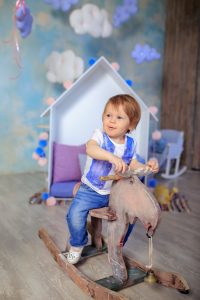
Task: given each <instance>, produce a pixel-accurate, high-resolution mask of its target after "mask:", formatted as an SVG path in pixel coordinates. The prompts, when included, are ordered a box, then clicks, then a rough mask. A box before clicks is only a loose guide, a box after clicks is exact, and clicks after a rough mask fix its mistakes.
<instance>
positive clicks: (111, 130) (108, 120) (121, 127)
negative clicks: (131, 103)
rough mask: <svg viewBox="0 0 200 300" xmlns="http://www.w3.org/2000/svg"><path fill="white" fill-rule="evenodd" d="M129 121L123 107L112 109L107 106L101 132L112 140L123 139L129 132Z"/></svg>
mask: <svg viewBox="0 0 200 300" xmlns="http://www.w3.org/2000/svg"><path fill="white" fill-rule="evenodd" d="M131 129H132V128H131V126H130V120H129V117H128V115H127V114H126V113H125V111H124V109H123V106H122V105H120V106H119V107H114V106H113V105H112V104H108V106H107V108H106V110H105V113H104V115H103V130H104V131H105V133H106V134H107V135H108V136H109V137H110V138H113V139H115V138H116V139H120V138H122V139H123V138H124V136H125V134H126V133H127V131H128V130H131Z"/></svg>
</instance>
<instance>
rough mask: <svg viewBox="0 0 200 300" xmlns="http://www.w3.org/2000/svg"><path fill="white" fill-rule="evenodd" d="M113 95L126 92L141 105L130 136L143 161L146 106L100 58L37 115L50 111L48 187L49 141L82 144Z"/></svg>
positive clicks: (146, 130)
mask: <svg viewBox="0 0 200 300" xmlns="http://www.w3.org/2000/svg"><path fill="white" fill-rule="evenodd" d="M117 94H130V95H132V96H133V97H134V98H135V99H136V100H137V101H138V103H139V104H140V106H141V111H142V114H141V120H140V122H139V124H138V126H137V128H136V130H135V131H134V132H133V133H132V135H133V136H134V137H135V138H136V140H137V153H138V154H139V155H140V156H142V157H143V158H144V159H145V160H147V158H148V141H149V122H150V112H149V109H148V107H147V106H146V105H145V103H144V102H143V100H142V99H141V98H140V97H139V96H138V95H137V94H136V93H135V92H134V90H133V89H132V88H131V87H130V86H129V85H128V84H127V83H126V81H125V80H124V79H123V78H122V77H121V76H120V75H119V73H118V72H117V71H115V70H114V69H113V67H112V65H111V64H110V63H109V62H108V61H107V60H106V59H105V58H104V57H100V58H99V59H98V60H97V61H96V62H95V63H94V64H93V65H92V66H91V67H90V68H88V70H86V71H85V72H84V73H83V74H82V75H81V76H80V77H79V78H78V79H77V81H76V82H75V83H74V84H73V85H72V86H71V87H70V88H69V89H68V90H66V91H65V92H64V93H63V94H61V95H60V97H58V99H57V100H56V102H55V103H53V104H52V105H51V106H49V107H48V108H47V109H46V110H45V111H44V112H43V113H42V114H41V117H44V116H47V115H49V114H50V120H49V121H50V126H49V131H50V134H49V159H48V186H50V184H51V177H52V156H53V153H52V152H53V151H52V145H53V142H57V143H60V144H67V145H80V144H83V143H86V142H87V140H88V139H89V138H90V137H91V135H92V133H93V131H94V129H95V128H101V126H102V125H101V124H102V120H101V116H102V112H103V108H104V106H105V103H106V102H107V100H108V99H109V98H110V97H112V96H114V95H117ZM153 117H154V119H156V117H155V116H154V115H153Z"/></svg>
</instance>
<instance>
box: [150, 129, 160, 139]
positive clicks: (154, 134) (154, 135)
mask: <svg viewBox="0 0 200 300" xmlns="http://www.w3.org/2000/svg"><path fill="white" fill-rule="evenodd" d="M161 136H162V134H161V132H160V131H159V130H155V131H154V132H152V139H153V140H154V141H157V140H160V138H161Z"/></svg>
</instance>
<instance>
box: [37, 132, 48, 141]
mask: <svg viewBox="0 0 200 300" xmlns="http://www.w3.org/2000/svg"><path fill="white" fill-rule="evenodd" d="M48 138H49V134H48V132H42V133H40V135H39V139H40V140H48Z"/></svg>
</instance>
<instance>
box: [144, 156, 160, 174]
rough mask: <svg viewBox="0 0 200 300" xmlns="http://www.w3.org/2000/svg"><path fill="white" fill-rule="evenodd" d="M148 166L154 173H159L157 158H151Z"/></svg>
mask: <svg viewBox="0 0 200 300" xmlns="http://www.w3.org/2000/svg"><path fill="white" fill-rule="evenodd" d="M147 166H148V167H150V168H151V170H152V172H153V173H158V171H159V164H158V161H157V159H156V158H150V159H149V160H148V162H147Z"/></svg>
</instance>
